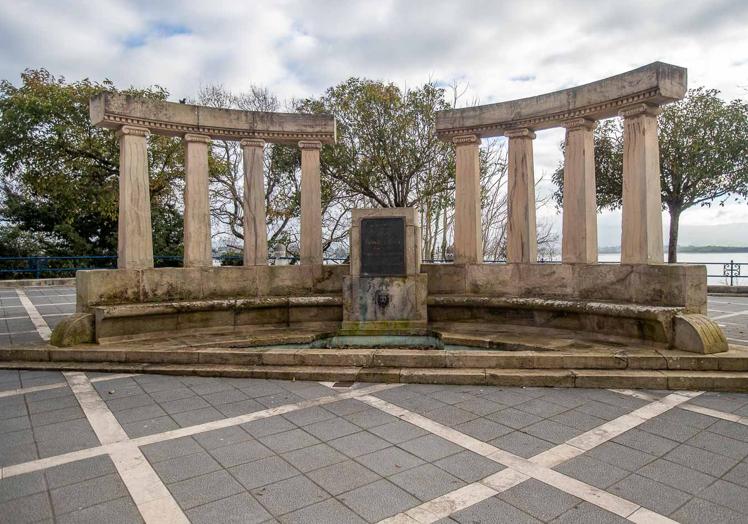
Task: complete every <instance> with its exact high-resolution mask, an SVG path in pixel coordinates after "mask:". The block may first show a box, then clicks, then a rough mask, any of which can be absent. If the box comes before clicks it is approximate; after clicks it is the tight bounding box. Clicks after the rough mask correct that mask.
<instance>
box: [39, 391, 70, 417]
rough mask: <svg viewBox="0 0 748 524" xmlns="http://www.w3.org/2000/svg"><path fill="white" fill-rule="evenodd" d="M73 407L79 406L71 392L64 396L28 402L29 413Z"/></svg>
mask: <svg viewBox="0 0 748 524" xmlns="http://www.w3.org/2000/svg"><path fill="white" fill-rule="evenodd" d="M73 407H79V404H78V401H77V400H76V399H75V396H73V395H72V394H68V395H65V396H64V397H57V398H50V399H46V400H39V401H34V402H28V410H29V414H35V413H42V412H44V411H54V410H58V409H64V408H73Z"/></svg>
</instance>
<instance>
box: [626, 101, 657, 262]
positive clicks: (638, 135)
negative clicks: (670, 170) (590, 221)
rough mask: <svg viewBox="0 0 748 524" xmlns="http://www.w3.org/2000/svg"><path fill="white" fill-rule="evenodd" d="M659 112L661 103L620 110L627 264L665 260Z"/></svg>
mask: <svg viewBox="0 0 748 524" xmlns="http://www.w3.org/2000/svg"><path fill="white" fill-rule="evenodd" d="M658 113H659V108H658V107H656V106H650V105H648V104H639V105H637V106H635V107H631V108H628V109H625V110H623V111H621V113H620V114H621V116H622V117H623V228H622V229H623V231H622V235H621V262H622V263H624V264H661V263H662V262H663V246H662V197H661V195H660V148H659V144H658V141H657V114H658Z"/></svg>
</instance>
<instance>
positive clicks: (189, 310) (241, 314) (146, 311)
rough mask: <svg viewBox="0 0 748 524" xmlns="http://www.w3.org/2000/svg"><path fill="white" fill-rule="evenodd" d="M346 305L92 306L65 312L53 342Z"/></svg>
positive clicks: (336, 312) (322, 312)
mask: <svg viewBox="0 0 748 524" xmlns="http://www.w3.org/2000/svg"><path fill="white" fill-rule="evenodd" d="M342 305H343V299H342V297H340V296H334V295H310V296H301V297H295V296H291V297H272V296H271V297H258V298H234V299H214V300H190V301H171V302H150V303H141V304H115V305H106V306H93V307H91V308H90V313H77V314H75V315H73V316H71V317H68V318H66V319H65V320H64V321H63V322H62V323H61V325H60V326H58V327H57V328H56V329H55V336H54V337H53V339H52V343H53V344H54V345H57V346H69V345H73V344H77V343H81V342H93V341H95V342H99V343H101V342H107V341H112V340H118V339H122V338H127V337H134V336H144V335H145V336H152V335H155V334H158V333H172V332H179V333H184V332H190V331H194V330H196V329H211V328H224V329H225V328H231V329H234V328H240V327H242V326H249V325H258V324H261V325H268V326H272V325H276V326H284V325H297V324H303V323H319V322H340V321H341V320H342V318H343V308H342ZM81 333H84V334H83V335H81Z"/></svg>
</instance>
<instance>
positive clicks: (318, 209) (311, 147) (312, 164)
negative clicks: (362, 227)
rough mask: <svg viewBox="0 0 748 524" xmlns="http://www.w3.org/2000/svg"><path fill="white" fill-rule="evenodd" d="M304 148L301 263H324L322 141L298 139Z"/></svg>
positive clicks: (302, 153)
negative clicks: (320, 163) (320, 159)
mask: <svg viewBox="0 0 748 524" xmlns="http://www.w3.org/2000/svg"><path fill="white" fill-rule="evenodd" d="M299 147H300V148H301V246H300V258H301V263H302V264H305V265H306V264H322V187H321V185H320V166H319V152H320V148H321V147H322V144H321V143H320V142H315V141H302V142H299Z"/></svg>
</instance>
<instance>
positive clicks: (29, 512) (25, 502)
mask: <svg viewBox="0 0 748 524" xmlns="http://www.w3.org/2000/svg"><path fill="white" fill-rule="evenodd" d="M0 515H2V516H3V522H7V523H8V524H16V523H19V524H20V523H25V522H39V521H43V520H45V519H49V521H50V522H51V519H52V506H51V505H50V503H49V497H48V495H47V494H46V493H36V494H35V495H29V496H28V497H23V498H18V499H13V500H9V501H7V502H3V503H2V504H0Z"/></svg>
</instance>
